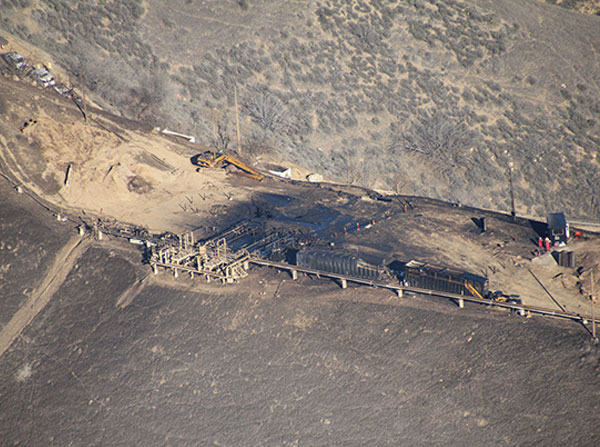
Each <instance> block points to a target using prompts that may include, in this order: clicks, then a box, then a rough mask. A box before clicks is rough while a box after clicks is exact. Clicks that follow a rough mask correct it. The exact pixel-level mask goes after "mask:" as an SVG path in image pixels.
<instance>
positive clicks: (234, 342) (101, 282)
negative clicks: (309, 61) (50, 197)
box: [0, 195, 600, 446]
mask: <svg viewBox="0 0 600 447" xmlns="http://www.w3.org/2000/svg"><path fill="white" fill-rule="evenodd" d="M6 197H8V195H7V196H6ZM1 205H2V208H1V212H0V228H2V238H3V239H4V240H11V241H13V240H14V243H18V244H20V246H22V247H24V248H23V253H24V254H26V255H27V254H28V253H37V252H36V250H38V251H39V250H40V248H39V247H44V250H45V251H44V253H45V254H40V255H38V258H39V261H36V262H37V264H36V265H35V269H36V271H40V272H43V269H44V267H45V266H47V264H48V262H51V260H48V259H49V258H51V256H50V253H51V252H52V250H56V249H57V248H58V247H60V246H61V245H62V243H64V241H65V240H66V238H67V237H68V236H67V235H66V232H67V230H68V231H74V230H72V229H71V228H69V227H68V224H64V225H65V228H64V229H62V230H61V229H60V228H59V229H57V228H55V227H56V225H57V224H55V223H54V222H53V221H52V219H51V218H50V217H44V216H43V215H42V214H39V213H35V212H33V211H32V209H31V208H28V207H27V206H25V205H22V204H21V205H19V204H15V203H14V202H13V201H11V200H5V199H2V202H1ZM24 223H26V225H25V224H24ZM11 243H12V242H11ZM40 253H41V252H40ZM139 256H140V255H139V253H137V252H135V251H126V250H122V249H119V248H118V247H117V248H115V247H113V246H112V245H108V244H107V245H104V246H102V245H96V246H94V247H92V248H91V249H89V250H88V251H87V253H86V254H85V255H84V256H83V257H82V258H81V259H80V260H79V261H78V262H77V265H76V266H75V268H74V269H73V271H72V272H71V273H70V275H69V276H68V277H67V280H66V281H65V283H64V284H63V285H62V287H61V288H60V290H59V291H58V293H57V294H56V295H55V296H54V297H53V299H52V300H51V301H50V303H49V304H48V306H47V307H46V308H45V309H44V311H43V312H42V313H41V314H40V315H38V317H37V318H36V319H35V320H34V321H33V323H32V324H31V325H30V326H29V327H28V328H27V329H26V330H25V332H24V333H23V334H22V337H20V338H19V339H17V340H16V341H15V343H14V344H13V345H12V347H11V349H10V350H8V351H7V352H6V353H5V354H4V355H3V356H2V357H1V358H0V379H1V380H0V440H1V441H0V444H1V445H29V446H47V445H59V446H65V445H86V446H87V445H90V446H94V445H96V446H106V445H111V446H112V445H115V446H119V445H121V446H133V445H140V446H142V445H143V446H163V445H178V446H195V445H221V446H240V445H244V446H259V445H265V446H273V445H299V446H302V445H311V446H313V445H323V446H325V445H327V446H329V445H340V446H363V445H411V446H434V445H455V446H465V445H489V446H496V445H497V446H504V445H506V446H509V445H510V446H514V445H540V446H549V445H578V446H594V445H598V444H599V443H600V427H599V420H600V419H599V417H598V415H599V414H600V361H599V358H600V354H599V350H598V347H597V346H594V345H592V344H591V343H590V342H589V336H588V334H587V333H586V332H585V331H584V330H583V329H582V328H581V327H580V326H578V325H576V324H573V323H568V322H560V321H553V320H549V319H541V318H532V319H523V318H519V317H516V316H511V315H510V314H507V313H503V312H491V311H490V312H486V311H484V310H482V309H481V308H469V307H467V308H466V309H462V310H459V309H458V308H456V307H453V306H452V305H450V304H447V303H441V302H434V301H430V300H429V299H428V298H425V297H412V298H405V299H403V300H402V301H398V300H392V299H390V297H389V296H388V295H389V293H388V294H387V295H386V292H384V291H379V290H372V289H366V288H349V289H348V290H345V291H343V292H342V291H341V290H340V289H339V288H338V287H337V286H336V285H335V284H334V283H331V282H326V281H318V280H310V279H308V278H302V279H301V280H300V281H298V282H292V281H290V280H289V279H286V278H288V277H287V276H285V275H284V274H282V273H281V274H276V273H275V272H273V271H271V270H268V269H264V270H255V271H253V272H252V274H251V275H250V277H249V278H247V279H246V280H244V281H243V282H242V283H240V284H239V285H237V286H232V287H221V286H218V285H214V284H211V285H205V284H204V283H202V282H200V281H198V282H196V283H191V282H190V281H182V282H181V284H180V285H178V286H177V287H171V286H169V284H173V285H175V284H176V283H174V282H172V281H171V280H170V279H168V278H163V279H162V280H160V281H151V282H150V283H149V285H148V286H146V287H145V288H144V289H143V290H142V292H141V293H140V295H138V296H137V297H136V298H135V300H134V301H133V303H132V304H131V305H129V306H128V307H126V308H124V309H120V308H117V307H116V306H115V304H116V302H117V300H118V298H119V297H120V296H121V294H122V293H123V292H124V291H125V290H126V289H127V288H128V287H130V286H131V285H132V284H133V283H134V282H135V281H136V280H137V279H139V278H140V276H141V274H142V273H143V272H142V271H141V270H140V266H139ZM7 263H13V265H15V267H14V269H13V270H10V272H11V274H10V275H9V276H8V277H7V276H5V279H3V281H6V278H9V281H11V283H10V286H7V285H6V284H7V283H6V282H3V283H2V289H0V290H1V291H2V300H1V301H0V311H1V314H2V316H3V317H2V321H3V322H4V321H6V320H7V318H8V315H9V314H11V313H12V312H13V311H14V304H13V303H15V302H18V301H19V300H18V299H16V300H15V298H12V297H13V295H11V293H10V291H11V290H21V289H23V288H25V287H27V284H28V283H27V281H26V278H27V274H28V272H29V270H28V269H32V268H33V267H31V266H29V265H25V264H18V263H15V262H14V257H13V254H12V252H11V251H10V250H7V249H5V248H3V249H2V250H0V265H6V264H7ZM284 279H286V280H285V281H283V280H284ZM189 284H195V289H190V288H189V287H187V286H188V285H189ZM369 301H371V302H369Z"/></svg>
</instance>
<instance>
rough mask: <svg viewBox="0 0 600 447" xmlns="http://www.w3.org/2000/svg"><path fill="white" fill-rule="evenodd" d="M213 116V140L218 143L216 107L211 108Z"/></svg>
mask: <svg viewBox="0 0 600 447" xmlns="http://www.w3.org/2000/svg"><path fill="white" fill-rule="evenodd" d="M210 111H211V114H212V122H213V139H214V141H218V136H217V135H218V134H217V109H216V108H215V107H211V108H210ZM215 144H216V143H215Z"/></svg>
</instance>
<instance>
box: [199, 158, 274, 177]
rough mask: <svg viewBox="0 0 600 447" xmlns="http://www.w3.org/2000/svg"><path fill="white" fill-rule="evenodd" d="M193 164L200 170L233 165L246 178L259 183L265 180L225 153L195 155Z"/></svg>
mask: <svg viewBox="0 0 600 447" xmlns="http://www.w3.org/2000/svg"><path fill="white" fill-rule="evenodd" d="M192 163H193V164H194V165H196V166H198V167H200V168H221V167H223V166H226V165H233V166H235V167H236V168H238V169H239V170H240V171H241V174H242V175H245V176H246V177H250V178H252V179H254V180H258V181H261V180H262V179H264V178H265V176H264V175H262V174H260V173H258V172H256V171H255V170H254V169H252V168H251V167H250V166H248V165H247V164H246V163H244V162H243V161H241V160H239V159H238V158H236V157H233V156H231V155H227V154H223V153H215V152H212V151H206V152H204V153H202V154H198V155H194V156H193V157H192Z"/></svg>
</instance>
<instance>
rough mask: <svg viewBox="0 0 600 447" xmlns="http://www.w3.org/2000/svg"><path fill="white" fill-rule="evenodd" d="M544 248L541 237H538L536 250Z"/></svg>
mask: <svg viewBox="0 0 600 447" xmlns="http://www.w3.org/2000/svg"><path fill="white" fill-rule="evenodd" d="M543 246H544V242H543V240H542V236H539V237H538V248H542V247H543Z"/></svg>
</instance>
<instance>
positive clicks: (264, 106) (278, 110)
mask: <svg viewBox="0 0 600 447" xmlns="http://www.w3.org/2000/svg"><path fill="white" fill-rule="evenodd" d="M243 110H244V111H245V112H246V113H247V114H248V115H250V117H251V118H252V119H253V120H254V121H255V122H256V123H257V124H258V125H259V126H260V127H262V128H263V129H265V130H270V131H272V132H281V131H285V130H286V129H287V128H288V127H289V125H290V120H289V112H288V110H287V107H286V106H285V104H284V103H283V102H281V100H280V99H279V98H277V97H276V96H273V95H271V94H269V93H259V94H256V95H252V96H246V98H244V101H243Z"/></svg>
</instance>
